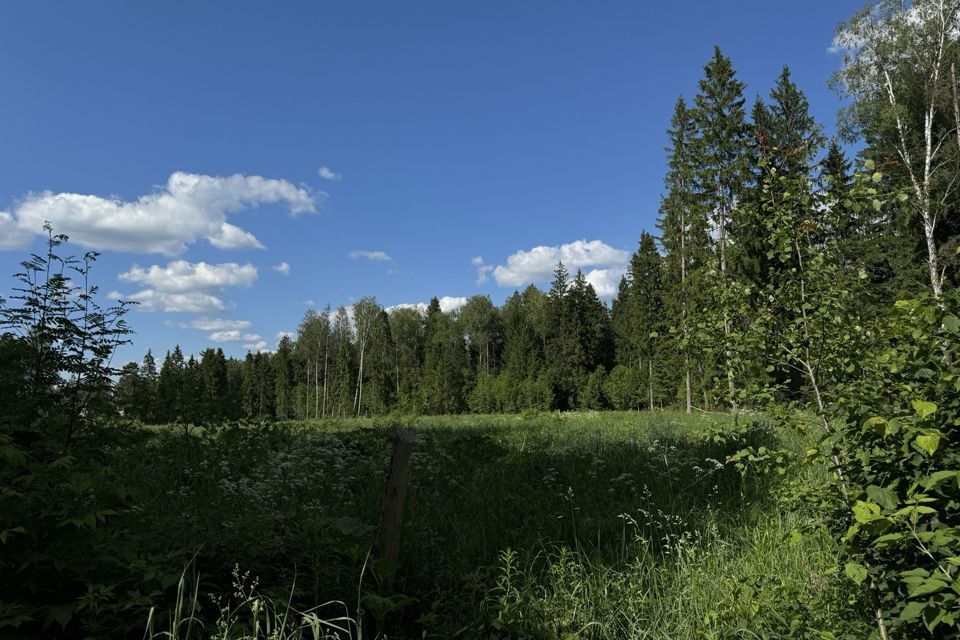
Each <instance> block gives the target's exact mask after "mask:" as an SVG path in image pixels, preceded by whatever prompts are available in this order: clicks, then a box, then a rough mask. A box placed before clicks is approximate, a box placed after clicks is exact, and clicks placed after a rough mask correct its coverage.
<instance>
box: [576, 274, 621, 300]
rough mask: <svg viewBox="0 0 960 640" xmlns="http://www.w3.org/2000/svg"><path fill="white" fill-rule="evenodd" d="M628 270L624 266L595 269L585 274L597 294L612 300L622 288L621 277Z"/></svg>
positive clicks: (604, 298)
mask: <svg viewBox="0 0 960 640" xmlns="http://www.w3.org/2000/svg"><path fill="white" fill-rule="evenodd" d="M626 272H627V270H626V269H623V268H615V269H594V270H593V271H590V272H588V273H587V274H585V276H584V277H585V278H586V279H587V282H589V283H590V284H592V285H593V288H594V290H595V291H596V292H597V296H598V297H600V298H601V299H603V300H612V299H613V298H615V297H616V296H617V290H618V289H619V288H620V278H622V277H623V275H624V274H625V273H626Z"/></svg>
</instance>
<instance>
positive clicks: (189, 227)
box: [0, 171, 326, 255]
mask: <svg viewBox="0 0 960 640" xmlns="http://www.w3.org/2000/svg"><path fill="white" fill-rule="evenodd" d="M325 196H326V194H325V193H323V192H316V193H310V192H309V191H307V190H306V189H304V188H302V187H297V186H295V185H293V184H291V183H290V182H287V181H286V180H275V179H269V178H263V177H261V176H245V175H239V174H236V175H232V176H226V177H220V176H207V175H201V174H194V173H184V172H179V171H178V172H176V173H174V174H172V175H171V176H170V178H169V179H168V180H167V184H166V185H164V186H163V187H161V188H159V189H158V190H157V191H155V192H153V193H149V194H146V195H142V196H140V197H139V198H137V199H136V200H133V201H124V200H121V199H120V198H117V197H100V196H95V195H84V194H78V193H53V192H49V191H46V192H43V193H36V194H30V195H28V196H27V198H26V199H25V200H24V201H23V202H22V203H20V205H19V206H17V208H16V210H15V211H14V214H13V216H12V217H11V216H10V215H9V214H7V215H6V218H4V217H0V229H2V230H4V231H6V227H7V226H12V223H15V225H16V228H17V229H19V231H20V232H21V233H40V232H41V231H42V229H43V224H44V221H50V222H51V223H52V224H53V227H54V229H55V230H56V231H57V232H58V233H65V234H67V235H68V236H70V239H71V240H72V241H74V242H76V243H78V244H80V245H82V246H84V247H90V248H93V249H110V250H114V251H129V252H133V253H161V254H166V255H178V254H180V253H183V251H184V250H185V249H186V248H187V246H189V245H191V244H193V243H195V242H196V241H197V240H199V239H201V238H205V239H207V240H208V241H209V242H210V243H211V244H212V245H213V246H215V247H217V248H219V249H259V248H263V245H262V244H261V243H260V241H259V240H257V238H256V237H255V236H254V235H253V234H251V233H250V232H248V231H245V230H244V229H241V228H240V227H238V226H236V225H233V224H230V223H229V222H227V217H228V216H229V215H232V214H236V213H239V212H241V211H243V210H245V209H249V208H253V207H257V206H260V205H264V204H283V205H284V206H285V207H286V208H287V209H288V210H289V211H290V213H291V214H294V215H295V214H298V213H310V212H314V211H316V202H317V200H318V199H321V198H323V197H325ZM3 235H4V236H7V235H9V234H7V233H4V234H3Z"/></svg>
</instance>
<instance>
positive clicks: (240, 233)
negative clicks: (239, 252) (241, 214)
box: [209, 222, 266, 249]
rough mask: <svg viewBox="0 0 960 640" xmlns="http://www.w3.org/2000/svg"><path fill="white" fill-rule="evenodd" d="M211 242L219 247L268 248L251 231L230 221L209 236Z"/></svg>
mask: <svg viewBox="0 0 960 640" xmlns="http://www.w3.org/2000/svg"><path fill="white" fill-rule="evenodd" d="M209 240H210V244H212V245H213V246H215V247H216V248H217V249H266V247H265V246H263V244H261V243H260V241H259V240H257V238H256V236H254V235H253V234H252V233H250V232H249V231H244V230H243V229H241V228H240V227H237V226H234V225H232V224H230V223H229V222H224V223H223V224H221V225H220V232H219V233H217V234H216V235H212V236H210V237H209Z"/></svg>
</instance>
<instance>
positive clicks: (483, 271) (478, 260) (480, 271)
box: [470, 256, 493, 284]
mask: <svg viewBox="0 0 960 640" xmlns="http://www.w3.org/2000/svg"><path fill="white" fill-rule="evenodd" d="M470 263H471V264H472V265H473V266H475V267H476V268H477V284H483V283H485V282H486V281H487V280H489V277H488V274H489V273H490V272H491V271H493V265H492V264H486V263H485V262H484V261H483V257H482V256H475V257H474V258H473V260H471V261H470Z"/></svg>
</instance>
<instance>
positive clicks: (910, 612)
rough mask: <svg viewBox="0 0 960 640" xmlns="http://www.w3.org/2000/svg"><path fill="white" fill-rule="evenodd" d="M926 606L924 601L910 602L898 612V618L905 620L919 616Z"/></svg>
mask: <svg viewBox="0 0 960 640" xmlns="http://www.w3.org/2000/svg"><path fill="white" fill-rule="evenodd" d="M926 606H927V603H926V602H911V603H910V604H908V605H907V606H905V607H904V608H903V611H901V612H900V620H903V621H907V620H915V619H917V618H919V617H920V614H921V613H923V610H924V609H925V608H926Z"/></svg>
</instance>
